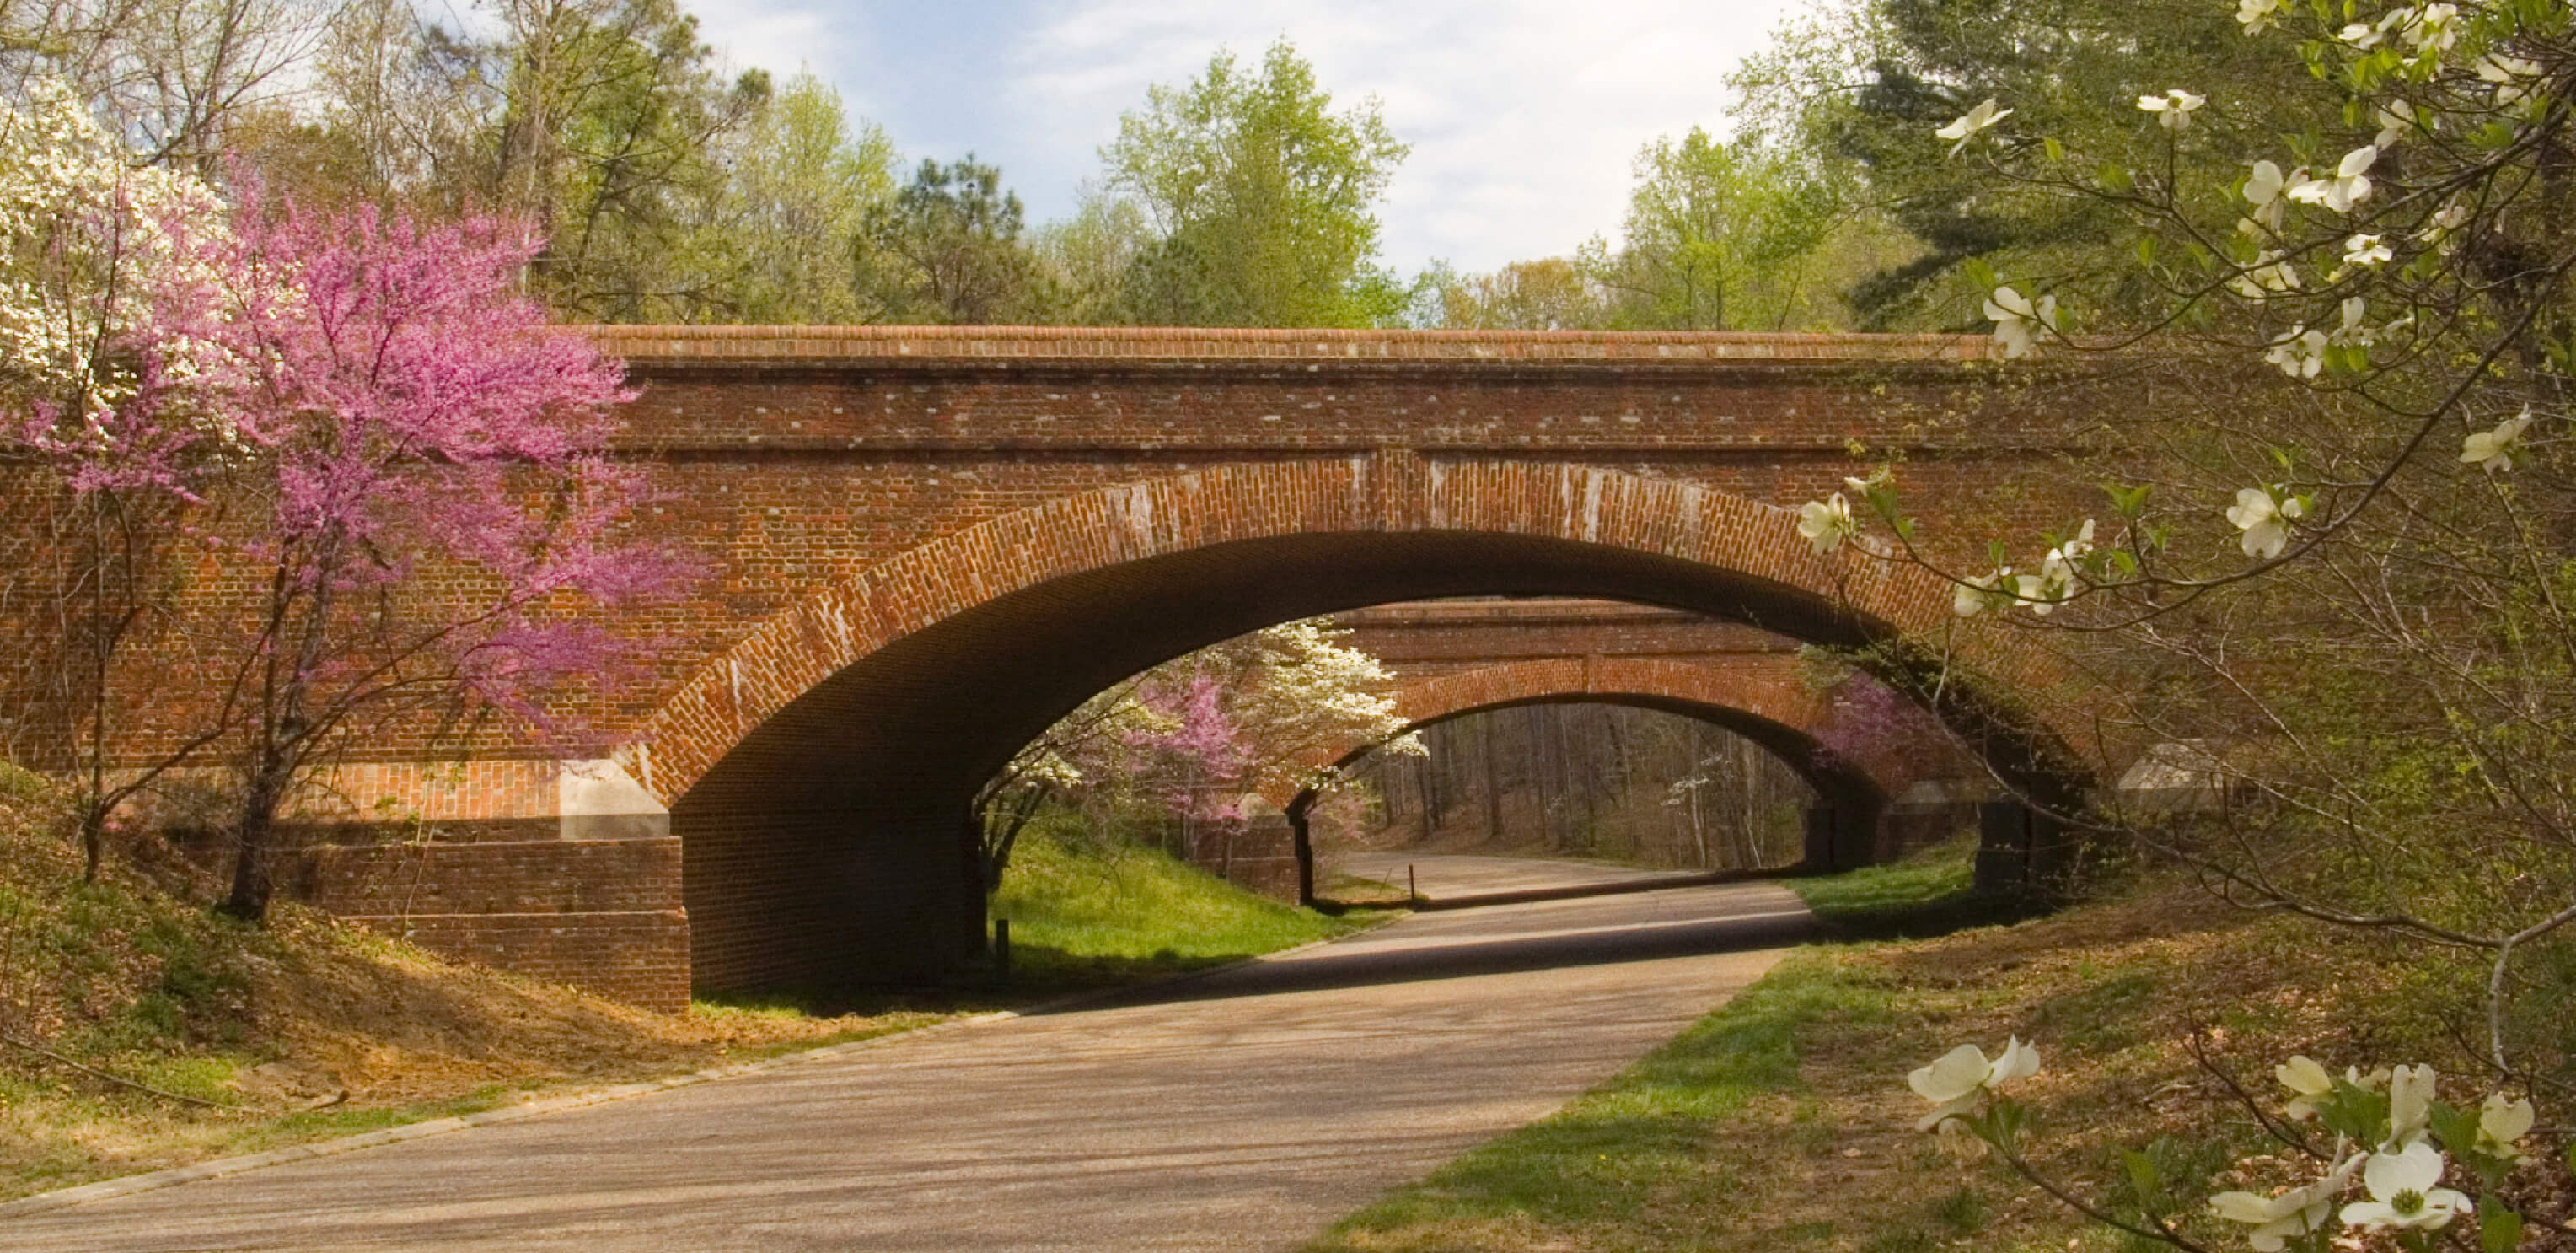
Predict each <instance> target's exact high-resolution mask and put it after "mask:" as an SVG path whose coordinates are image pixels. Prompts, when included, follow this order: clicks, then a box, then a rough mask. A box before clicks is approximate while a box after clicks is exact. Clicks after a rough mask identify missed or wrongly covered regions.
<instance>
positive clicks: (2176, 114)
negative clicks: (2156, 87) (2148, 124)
mask: <svg viewBox="0 0 2576 1253" xmlns="http://www.w3.org/2000/svg"><path fill="white" fill-rule="evenodd" d="M2207 103H2209V98H2208V97H2207V96H2195V95H2193V94H2191V93H2190V92H2187V91H2184V90H2183V89H2182V88H2180V87H2176V88H2173V89H2172V90H2169V91H2167V92H2166V93H2165V94H2163V95H2161V96H2140V97H2138V107H2139V108H2141V109H2144V110H2146V111H2147V112H2149V113H2152V114H2155V115H2156V124H2157V125H2158V126H2162V127H2164V128H2165V129H2166V130H2169V131H2178V130H2181V129H2183V128H2184V127H2186V126H2189V125H2191V112H2192V110H2194V109H2197V108H2199V107H2200V106H2202V105H2204V104H2207Z"/></svg>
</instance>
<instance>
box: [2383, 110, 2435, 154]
mask: <svg viewBox="0 0 2576 1253" xmlns="http://www.w3.org/2000/svg"><path fill="white" fill-rule="evenodd" d="M2435 121H2436V115H2434V114H2431V113H2427V112H2424V111H2423V110H2420V109H2417V108H2416V107H2415V106H2413V105H2411V104H2408V103H2406V102H2405V101H2403V100H2391V101H2389V102H2388V103H2386V104H2384V105H2381V106H2379V135H2378V137H2376V138H2374V139H2372V140H2371V141H2370V146H2371V147H2373V148H2377V149H2379V150H2380V151H2381V152H2386V151H2388V150H2389V149H2391V148H2394V147H2396V146H2397V141H2398V140H2401V139H2404V138H2406V137H2407V136H2409V135H2411V134H2413V133H2414V132H2415V131H2416V130H2417V129H2418V128H2419V127H2420V128H2421V129H2424V130H2431V129H2433V126H2434V123H2435Z"/></svg>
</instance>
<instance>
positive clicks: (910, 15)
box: [682, 0, 1797, 271]
mask: <svg viewBox="0 0 2576 1253" xmlns="http://www.w3.org/2000/svg"><path fill="white" fill-rule="evenodd" d="M682 2H683V3H684V4H686V5H687V6H688V7H689V8H690V9H691V10H692V11H694V12H696V13H697V14H698V15H699V17H700V20H701V22H702V23H703V26H704V29H705V32H706V35H707V37H708V39H709V41H710V42H712V43H714V44H716V45H717V46H718V47H719V48H720V49H722V50H724V52H725V54H726V55H727V56H728V58H729V59H731V60H732V61H733V62H734V63H735V64H736V65H744V66H748V65H757V66H762V67H764V68H767V69H770V70H772V71H775V72H778V73H780V74H782V75H784V74H789V73H793V72H795V71H796V70H797V69H799V68H806V69H811V70H812V71H813V72H814V73H816V74H818V75H820V76H822V77H823V78H824V79H826V80H827V81H829V82H831V83H832V84H833V85H834V86H835V87H837V88H839V89H840V91H841V95H842V98H843V99H844V100H845V101H846V102H847V104H848V105H849V108H850V111H851V112H852V113H854V114H858V115H861V116H864V117H867V118H869V119H870V120H873V121H875V122H877V123H878V124H879V125H882V126H884V127H885V128H886V130H887V131H888V132H889V133H890V134H891V135H892V136H893V137H894V140H895V142H896V143H897V144H898V145H900V146H901V147H902V148H903V150H904V151H905V152H906V153H907V154H909V155H910V156H912V157H914V158H919V157H924V156H936V157H940V158H942V159H948V158H954V157H957V156H960V155H962V154H964V153H965V152H967V151H968V150H970V149H971V150H972V151H974V152H975V154H976V155H977V156H979V157H981V158H982V159H984V160H987V161H991V162H994V163H996V164H998V165H1000V166H1001V167H1002V172H1003V177H1004V179H1005V181H1007V182H1008V183H1009V184H1010V185H1011V186H1012V188H1013V189H1014V190H1017V191H1018V192H1019V193H1020V195H1021V197H1022V199H1024V200H1026V201H1027V202H1028V204H1029V209H1030V214H1031V217H1032V218H1033V219H1040V220H1042V219H1045V218H1049V217H1055V216H1060V215H1061V214H1063V213H1065V212H1067V211H1069V210H1070V208H1071V207H1072V204H1073V202H1074V197H1075V194H1076V188H1077V187H1078V186H1079V185H1080V183H1081V182H1082V180H1084V179H1086V178H1090V177H1093V176H1094V175H1095V174H1096V173H1097V171H1098V169H1099V158H1098V149H1099V147H1100V145H1101V144H1102V143H1105V142H1107V141H1108V140H1109V139H1111V138H1112V137H1114V136H1115V135H1116V134H1117V131H1118V115H1119V113H1120V112H1122V111H1124V110H1127V109H1132V108H1134V107H1136V106H1137V105H1139V104H1141V103H1142V102H1143V101H1144V98H1145V89H1146V87H1147V86H1148V85H1150V84H1154V83H1166V84H1173V85H1177V84H1180V83H1182V82H1185V81H1187V80H1188V79H1189V78H1191V77H1192V76H1194V75H1195V74H1196V73H1197V72H1198V71H1200V70H1202V69H1204V68H1205V66H1206V64H1207V59H1208V57H1209V56H1210V54H1212V53H1214V52H1215V51H1216V50H1217V48H1219V47H1220V46H1227V47H1232V48H1233V49H1234V50H1235V51H1236V52H1237V53H1238V54H1240V55H1242V56H1244V57H1246V58H1247V59H1250V58H1255V57H1258V56H1259V55H1260V52H1261V50H1262V49H1263V48H1265V47H1267V46H1268V45H1269V43H1270V42H1271V41H1272V40H1273V39H1276V38H1279V37H1281V36H1283V35H1284V36H1286V37H1287V38H1288V39H1289V40H1290V41H1292V42H1293V43H1295V44H1296V45H1297V48H1298V50H1299V51H1300V52H1301V53H1303V54H1304V55H1305V56H1306V57H1307V58H1308V59H1309V60H1311V61H1313V62H1314V64H1315V68H1316V73H1317V76H1318V77H1319V78H1320V79H1321V80H1322V82H1323V84H1324V85H1325V86H1326V87H1327V88H1329V89H1330V90H1332V91H1333V93H1334V94H1335V97H1336V99H1337V100H1342V101H1353V100H1357V99H1359V98H1361V97H1363V96H1367V95H1372V94H1373V95H1376V96H1377V97H1379V99H1380V100H1381V101H1382V102H1383V104H1384V106H1385V112H1386V118H1387V122H1388V124H1389V125H1390V126H1391V127H1393V128H1394V130H1395V132H1396V134H1397V136H1398V137H1399V138H1402V139H1404V140H1405V141H1406V142H1408V143H1410V144H1412V145H1413V155H1412V157H1411V158H1410V159H1409V160H1407V161H1406V162H1405V164H1404V166H1403V167H1402V169H1400V170H1399V171H1398V172H1397V174H1396V177H1395V183H1394V186H1393V187H1392V189H1391V190H1390V192H1389V196H1388V203H1387V205H1386V207H1385V209H1384V212H1383V213H1382V215H1381V220H1382V221H1383V222H1384V224H1385V227H1386V234H1385V242H1386V254H1387V259H1388V260H1389V261H1390V262H1392V263H1394V264H1395V265H1396V266H1397V267H1398V268H1400V269H1404V270H1408V271H1409V270H1412V269H1415V268H1418V267H1419V266H1421V265H1422V264H1423V263H1424V262H1426V261H1428V260H1430V259H1432V258H1434V257H1442V258H1446V259H1448V260H1450V261H1451V262H1453V263H1455V264H1457V265H1459V266H1461V267H1462V268H1466V269H1470V270H1477V269H1490V268H1492V267H1494V266H1497V265H1500V264H1502V263H1503V262H1506V261H1511V260H1516V259H1521V258H1528V257H1541V256H1550V255H1556V254H1561V253H1565V252H1569V251H1571V250H1573V248H1574V247H1575V246H1576V245H1578V244H1580V243H1582V242H1583V240H1585V239H1586V238H1588V237H1590V236H1591V235H1594V234H1596V233H1608V234H1615V233H1616V231H1617V228H1618V222H1619V215H1620V212H1621V209H1622V207H1623V205H1624V204H1625V200H1626V194H1627V188H1628V179H1629V166H1630V163H1631V161H1632V160H1633V158H1634V157H1635V155H1636V151H1637V149H1638V147H1639V146H1640V145H1642V144H1644V143H1646V142H1647V141H1648V140H1651V139H1653V138H1654V137H1655V136H1657V135H1659V134H1666V133H1672V132H1678V131H1682V130H1686V129H1688V128H1689V127H1691V126H1692V125H1694V124H1697V125H1705V126H1709V127H1711V128H1713V129H1715V128H1722V127H1723V126H1724V125H1725V120H1726V108H1727V104H1728V97H1727V92H1726V89H1725V84H1724V78H1725V75H1726V73H1727V71H1728V70H1730V69H1732V68H1733V67H1734V65H1735V64H1736V63H1737V62H1738V61H1739V60H1741V59H1742V58H1743V56H1744V55H1745V54H1746V53H1748V52H1750V51H1753V50H1755V49H1758V48H1759V47H1761V46H1762V44H1763V43H1764V40H1765V37H1766V36H1767V34H1768V33H1769V31H1770V30H1771V28H1772V27H1774V26H1776V25H1777V24H1778V23H1779V21H1780V20H1781V18H1782V17H1783V16H1784V15H1786V14H1787V13H1788V12H1789V11H1791V10H1792V9H1793V8H1794V7H1795V6H1796V3H1797V0H1698V2H1697V3H1681V2H1678V0H1477V2H1472V3H1471V2H1469V0H1402V2H1401V3H1396V2H1391V0H1381V2H1379V3H1356V2H1348V0H1231V2H1230V3H1228V2H1208V0H1054V2H1053V3H1043V4H1041V3H1034V2H1031V0H954V2H950V3H898V2H894V0H841V2H839V3H817V2H813V0H682Z"/></svg>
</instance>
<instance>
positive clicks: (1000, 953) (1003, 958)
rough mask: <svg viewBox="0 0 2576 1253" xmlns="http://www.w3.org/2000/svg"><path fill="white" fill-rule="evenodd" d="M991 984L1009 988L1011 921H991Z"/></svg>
mask: <svg viewBox="0 0 2576 1253" xmlns="http://www.w3.org/2000/svg"><path fill="white" fill-rule="evenodd" d="M993 982H995V983H996V984H999V985H1000V986H1002V987H1009V986H1011V920H1010V919H1008V918H996V919H994V920H993Z"/></svg>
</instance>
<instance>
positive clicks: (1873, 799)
mask: <svg viewBox="0 0 2576 1253" xmlns="http://www.w3.org/2000/svg"><path fill="white" fill-rule="evenodd" d="M1816 678H1817V676H1815V675H1814V674H1813V673H1811V672H1809V671H1808V670H1807V668H1806V663H1805V662H1803V661H1802V660H1801V659H1800V658H1798V657H1797V656H1796V655H1795V654H1788V653H1755V654H1744V655H1739V656H1733V657H1728V658H1725V659H1722V660H1714V659H1713V660H1700V661H1678V660H1671V659H1666V658H1656V657H1580V658H1577V657H1568V658H1548V659H1543V660H1531V661H1519V662H1510V663H1505V664H1501V665H1493V666H1483V667H1479V668H1476V669H1473V670H1464V671H1458V672H1454V673H1450V674H1444V675H1438V676H1435V677H1432V678H1427V679H1423V680H1421V681H1419V682H1415V683H1410V684H1406V685H1405V686H1404V687H1402V688H1399V689H1397V691H1396V692H1395V702H1396V712H1397V716H1398V717H1400V718H1402V719H1403V720H1404V725H1403V727H1402V728H1401V729H1400V730H1398V731H1397V732H1396V735H1404V734H1409V733H1412V732H1415V731H1419V730H1422V729H1424V728H1427V727H1432V726H1436V725H1438V724H1440V723H1443V722H1449V721H1452V720H1455V719H1458V718H1465V717H1470V716H1473V715H1476V714H1481V713H1488V712H1492V711H1495V710H1501V709H1514V708H1519V707H1522V706H1527V705H1543V704H1611V705H1627V706H1632V707H1635V708H1641V709H1653V710H1657V711H1659V712H1663V713H1670V714H1678V715H1681V716H1683V717H1687V718H1695V719H1698V720H1700V721H1702V722H1707V723H1711V724H1714V725H1716V726H1719V727H1723V728H1725V729H1727V730H1729V731H1733V732H1735V733H1736V734H1738V735H1741V736H1743V737H1744V738H1746V739H1748V740H1751V741H1753V742H1754V743H1755V744H1758V745H1760V746H1761V747H1763V748H1764V749H1766V750H1768V751H1769V752H1770V753H1771V754H1772V755H1773V756H1775V757H1778V758H1779V759H1780V760H1781V761H1782V762H1783V763H1785V764H1787V765H1788V767H1789V768H1790V769H1791V770H1793V771H1795V772H1796V773H1797V774H1798V776H1799V777H1800V778H1802V779H1804V780H1806V782H1807V785H1808V786H1809V787H1810V788H1813V789H1814V790H1815V793H1816V798H1817V801H1818V803H1819V804H1820V805H1821V806H1822V807H1823V808H1824V809H1825V810H1826V811H1829V817H1830V819H1831V822H1832V823H1833V824H1835V827H1840V828H1844V829H1845V831H1844V835H1843V837H1842V851H1843V852H1844V853H1846V854H1848V855H1852V856H1863V855H1865V851H1866V850H1867V849H1874V848H1876V847H1878V846H1880V845H1882V844H1885V843H1888V842H1889V841H1888V839H1885V838H1882V833H1881V831H1880V825H1881V823H1882V822H1884V821H1886V820H1887V819H1888V818H1889V817H1890V807H1891V804H1892V803H1893V802H1895V801H1896V799H1897V798H1899V797H1901V796H1904V795H1906V793H1907V789H1909V788H1910V787H1912V786H1913V785H1914V784H1915V783H1917V782H1920V781H1923V780H1926V779H1929V778H1932V777H1934V776H1936V775H1939V774H1941V773H1942V771H1940V770H1939V769H1937V768H1936V767H1935V766H1934V763H1935V762H1937V761H1939V760H1940V759H1941V756H1942V754H1939V753H1935V752H1926V751H1922V749H1923V746H1921V745H1912V744H1908V743H1907V742H1906V741H1905V739H1903V738H1889V737H1887V736H1884V735H1880V734H1873V733H1872V731H1873V730H1874V729H1873V728H1866V727H1862V726H1859V725H1856V724H1854V723H1852V722H1850V721H1849V720H1848V717H1849V715H1848V714H1847V712H1846V711H1847V706H1846V704H1845V702H1844V700H1843V699H1842V697H1843V694H1844V692H1845V691H1846V689H1847V688H1848V686H1849V685H1850V684H1853V683H1856V682H1866V681H1867V680H1864V679H1862V678H1860V676H1857V675H1854V676H1848V677H1846V678H1844V679H1843V680H1841V681H1840V682H1823V683H1820V682H1817V681H1816ZM1926 721H1927V722H1928V721H1929V720H1928V719H1926ZM1923 731H1924V732H1926V733H1930V734H1936V735H1937V734H1938V731H1937V729H1936V728H1932V727H1928V726H1927V727H1925V728H1923ZM1393 738H1395V736H1385V737H1379V738H1374V739H1367V740H1353V741H1350V742H1347V743H1343V744H1336V745H1332V746H1329V747H1326V748H1324V749H1322V750H1320V751H1318V752H1316V753H1315V754H1314V755H1313V756H1312V757H1310V758H1309V761H1310V762H1311V763H1312V764H1313V765H1314V766H1315V767H1316V768H1317V770H1318V772H1320V773H1321V775H1322V777H1323V778H1325V779H1329V778H1330V777H1332V776H1333V775H1335V774H1338V773H1340V772H1341V771H1343V770H1345V769H1347V768H1349V767H1350V766H1351V765H1353V764H1355V763H1356V762H1358V761H1359V760H1360V759H1361V758H1363V757H1366V756H1367V755H1368V754H1369V753H1371V752H1373V751H1375V750H1377V749H1378V748H1381V747H1383V746H1384V745H1385V744H1386V743H1387V741H1388V740H1390V739H1393ZM1321 786H1322V784H1321V783H1320V782H1319V783H1317V784H1313V785H1309V786H1307V787H1305V788H1303V789H1301V790H1298V791H1296V792H1293V793H1290V794H1288V795H1285V796H1278V797H1272V798H1269V799H1271V800H1272V801H1273V803H1275V804H1277V805H1278V806H1279V808H1280V809H1281V811H1282V812H1284V813H1285V814H1286V815H1287V817H1288V823H1289V827H1290V831H1291V838H1292V841H1293V851H1294V852H1295V854H1296V858H1297V863H1298V876H1299V884H1300V892H1299V895H1300V896H1301V897H1302V898H1304V899H1307V900H1310V901H1311V900H1312V899H1313V897H1314V876H1315V852H1314V849H1313V846H1312V844H1311V843H1310V841H1309V838H1308V828H1307V812H1308V810H1309V808H1310V807H1311V806H1312V805H1313V804H1314V803H1315V801H1316V799H1317V798H1318V793H1319V789H1320V787H1321ZM1833 829H1834V827H1828V828H1823V830H1824V831H1825V832H1827V833H1828V834H1826V835H1825V836H1823V837H1821V838H1825V839H1827V840H1828V841H1829V845H1828V847H1827V849H1826V850H1825V852H1824V854H1823V855H1825V856H1828V857H1830V856H1832V855H1833V849H1832V847H1831V846H1830V842H1831V840H1832V836H1831V835H1830V832H1831V831H1832V830H1833ZM1886 834H1887V835H1888V836H1890V837H1893V836H1896V834H1897V833H1895V832H1889V833H1886ZM1809 855H1810V856H1811V857H1812V856H1816V855H1817V853H1816V851H1815V850H1812V849H1811V850H1810V854H1809Z"/></svg>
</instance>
